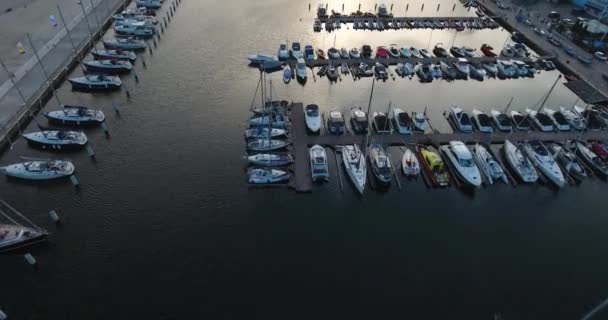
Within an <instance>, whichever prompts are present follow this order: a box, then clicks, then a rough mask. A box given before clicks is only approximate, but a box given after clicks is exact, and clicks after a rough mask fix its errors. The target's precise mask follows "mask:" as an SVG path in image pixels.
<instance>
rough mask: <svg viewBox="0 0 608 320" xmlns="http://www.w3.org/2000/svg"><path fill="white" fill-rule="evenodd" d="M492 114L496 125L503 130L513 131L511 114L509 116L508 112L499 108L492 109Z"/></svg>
mask: <svg viewBox="0 0 608 320" xmlns="http://www.w3.org/2000/svg"><path fill="white" fill-rule="evenodd" d="M490 115H491V116H492V121H493V122H494V126H495V127H496V128H497V129H498V130H499V131H502V132H512V131H513V125H512V124H511V120H510V119H509V116H507V115H506V114H504V113H502V112H500V111H497V110H492V111H490Z"/></svg>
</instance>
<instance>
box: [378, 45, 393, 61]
mask: <svg viewBox="0 0 608 320" xmlns="http://www.w3.org/2000/svg"><path fill="white" fill-rule="evenodd" d="M388 52H389V51H388V49H387V48H386V47H383V46H380V47H378V48H376V58H378V59H388V58H389V57H390V54H389V53H388Z"/></svg>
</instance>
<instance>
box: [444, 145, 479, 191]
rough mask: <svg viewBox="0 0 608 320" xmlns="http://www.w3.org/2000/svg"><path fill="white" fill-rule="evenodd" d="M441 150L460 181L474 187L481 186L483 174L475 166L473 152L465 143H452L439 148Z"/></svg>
mask: <svg viewBox="0 0 608 320" xmlns="http://www.w3.org/2000/svg"><path fill="white" fill-rule="evenodd" d="M439 150H440V151H441V152H442V153H443V155H444V156H445V157H447V160H449V162H450V164H451V167H452V168H453V169H454V172H456V175H457V176H458V178H459V179H461V180H462V181H463V182H464V183H466V184H467V185H470V186H472V187H479V186H481V173H479V169H478V168H477V166H476V165H475V161H474V160H473V155H472V154H471V151H469V149H468V148H467V146H466V145H465V144H464V143H462V142H461V141H450V143H449V144H448V145H446V146H441V147H439Z"/></svg>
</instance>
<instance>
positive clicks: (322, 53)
mask: <svg viewBox="0 0 608 320" xmlns="http://www.w3.org/2000/svg"><path fill="white" fill-rule="evenodd" d="M317 58H318V59H320V60H325V59H327V56H325V51H323V49H317Z"/></svg>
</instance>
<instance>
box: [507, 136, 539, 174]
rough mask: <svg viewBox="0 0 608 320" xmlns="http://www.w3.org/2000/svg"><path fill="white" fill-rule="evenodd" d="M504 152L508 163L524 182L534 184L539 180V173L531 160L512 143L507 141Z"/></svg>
mask: <svg viewBox="0 0 608 320" xmlns="http://www.w3.org/2000/svg"><path fill="white" fill-rule="evenodd" d="M503 151H504V154H505V159H507V163H508V164H509V166H510V167H511V169H512V170H513V171H514V172H515V173H516V174H517V176H518V177H519V178H520V179H521V180H522V181H523V182H525V183H534V182H536V181H537V180H538V173H537V172H536V170H535V169H534V166H533V165H532V163H531V162H530V160H528V158H526V157H524V155H523V154H522V152H521V150H520V149H519V148H517V147H515V145H514V144H513V143H511V141H509V140H505V144H504V147H503Z"/></svg>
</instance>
